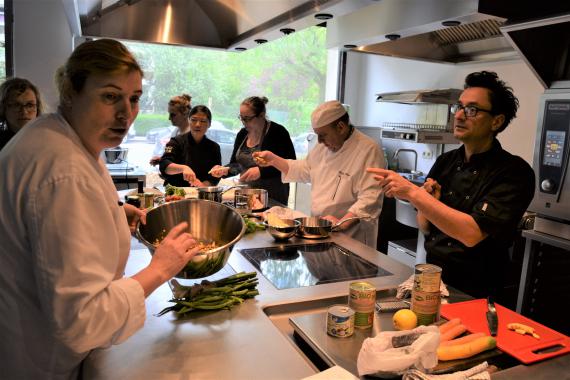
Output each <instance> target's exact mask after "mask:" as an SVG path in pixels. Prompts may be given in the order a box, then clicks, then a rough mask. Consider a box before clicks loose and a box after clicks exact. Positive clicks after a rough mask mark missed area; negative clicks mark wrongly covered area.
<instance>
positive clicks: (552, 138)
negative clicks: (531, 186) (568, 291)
mask: <svg viewBox="0 0 570 380" xmlns="http://www.w3.org/2000/svg"><path fill="white" fill-rule="evenodd" d="M569 156H570V91H569V90H567V89H566V90H550V91H547V92H545V93H544V94H543V95H542V97H541V100H540V107H539V114H538V130H537V135H536V146H535V151H534V163H533V166H534V170H535V174H536V179H537V181H536V182H537V186H536V191H535V196H534V200H533V203H532V205H531V209H532V210H533V211H535V212H536V213H537V216H536V219H535V222H534V229H535V231H539V232H543V233H547V234H550V235H556V236H559V237H562V238H565V239H570V164H569V159H568V157H569Z"/></svg>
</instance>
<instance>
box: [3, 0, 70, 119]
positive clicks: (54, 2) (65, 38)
mask: <svg viewBox="0 0 570 380" xmlns="http://www.w3.org/2000/svg"><path fill="white" fill-rule="evenodd" d="M72 46H73V38H72V34H71V30H70V28H69V23H68V21H67V18H66V17H65V12H64V8H63V4H62V1H61V0H14V75H15V76H17V77H22V78H26V79H28V80H30V81H31V82H32V83H34V84H35V85H36V86H38V88H39V90H40V92H41V95H42V97H43V99H44V103H46V105H47V106H48V107H49V108H48V111H54V110H55V107H56V106H57V100H58V99H57V98H58V95H57V90H56V88H55V84H54V74H55V71H56V70H57V68H58V67H59V66H61V65H63V64H64V63H65V60H66V59H67V57H68V56H69V55H70V54H71V52H72V50H73V48H72Z"/></svg>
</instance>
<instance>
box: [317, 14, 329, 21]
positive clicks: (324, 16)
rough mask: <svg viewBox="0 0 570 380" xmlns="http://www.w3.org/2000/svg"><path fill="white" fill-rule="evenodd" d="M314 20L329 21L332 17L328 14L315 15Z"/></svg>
mask: <svg viewBox="0 0 570 380" xmlns="http://www.w3.org/2000/svg"><path fill="white" fill-rule="evenodd" d="M315 18H316V19H317V20H330V19H331V18H333V15H331V14H330V13H317V14H316V15H315Z"/></svg>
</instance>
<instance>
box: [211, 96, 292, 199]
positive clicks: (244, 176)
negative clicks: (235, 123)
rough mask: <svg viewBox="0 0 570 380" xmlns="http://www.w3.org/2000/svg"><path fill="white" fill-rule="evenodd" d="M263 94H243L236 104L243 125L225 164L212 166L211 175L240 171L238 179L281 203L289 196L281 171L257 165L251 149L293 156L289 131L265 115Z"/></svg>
mask: <svg viewBox="0 0 570 380" xmlns="http://www.w3.org/2000/svg"><path fill="white" fill-rule="evenodd" d="M267 102H268V100H267V98H266V97H265V96H263V97H259V96H251V97H249V98H246V99H245V100H244V101H243V102H242V103H241V105H240V107H239V116H238V118H239V119H240V120H241V122H242V124H243V128H242V129H241V130H240V131H239V132H238V134H237V137H236V141H235V144H234V150H233V152H232V157H231V159H230V163H229V165H228V167H222V166H215V167H213V168H212V175H213V176H215V177H223V176H234V175H238V174H239V175H240V181H241V182H245V183H247V184H248V185H250V186H251V187H254V188H260V189H265V190H267V192H268V195H269V197H270V198H271V199H274V200H276V201H278V202H280V203H282V204H284V205H286V204H287V201H288V199H289V184H288V183H283V182H282V181H281V172H280V171H279V170H277V169H275V168H274V167H260V166H259V165H258V164H257V163H256V162H255V160H254V158H253V153H254V152H259V151H262V150H268V151H271V152H273V153H275V154H276V155H278V156H281V157H283V158H289V159H292V160H294V159H296V156H295V148H294V147H293V142H292V141H291V136H289V132H287V130H286V129H285V127H283V126H282V125H280V124H277V123H275V122H273V121H270V120H269V119H267V111H266V108H265V105H266V104H267Z"/></svg>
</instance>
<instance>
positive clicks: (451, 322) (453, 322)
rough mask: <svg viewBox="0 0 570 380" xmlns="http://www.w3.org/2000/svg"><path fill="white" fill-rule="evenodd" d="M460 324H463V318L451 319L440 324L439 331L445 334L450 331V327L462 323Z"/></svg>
mask: <svg viewBox="0 0 570 380" xmlns="http://www.w3.org/2000/svg"><path fill="white" fill-rule="evenodd" d="M460 324H461V319H459V318H453V319H450V320H449V321H447V322H445V323H443V324H441V325H440V326H439V333H440V334H443V333H445V332H447V331H449V329H451V328H452V327H454V326H457V325H460Z"/></svg>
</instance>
